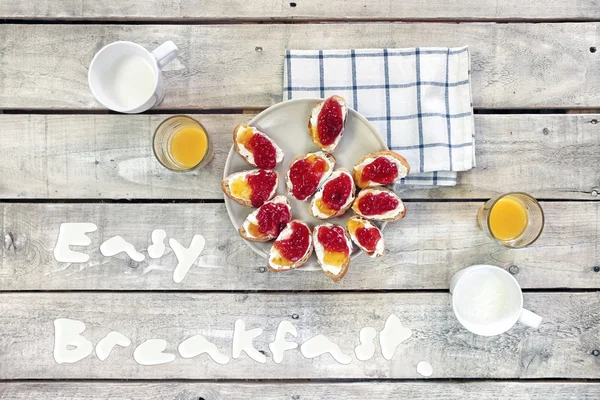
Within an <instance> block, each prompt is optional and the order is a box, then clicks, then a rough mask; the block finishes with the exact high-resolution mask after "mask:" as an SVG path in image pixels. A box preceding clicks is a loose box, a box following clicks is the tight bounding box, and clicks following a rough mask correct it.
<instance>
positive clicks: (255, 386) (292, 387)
mask: <svg viewBox="0 0 600 400" xmlns="http://www.w3.org/2000/svg"><path fill="white" fill-rule="evenodd" d="M115 397H117V398H118V397H123V398H127V399H131V400H149V399H161V400H164V399H171V398H173V399H175V398H176V399H182V400H183V399H190V400H192V399H193V400H248V399H260V400H281V399H289V400H372V399H377V400H398V399H400V398H410V399H414V400H431V399H461V400H481V399H486V398H493V399H496V400H555V399H556V400H558V399H563V400H564V399H578V400H597V399H598V398H599V397H600V385H599V384H598V383H596V382H497V381H483V382H473V381H471V382H464V381H459V382H414V381H409V382H406V381H403V382H380V381H366V382H364V381H363V382H339V383H336V382H327V383H313V382H275V383H272V382H260V383H254V382H244V383H240V382H223V383H211V382H206V383H204V382H203V383H194V382H173V381H144V382H135V383H132V382H107V381H89V382H79V381H77V382H54V381H46V382H14V383H12V382H7V383H3V384H2V385H1V386H0V398H6V399H14V400H30V399H33V398H51V399H53V398H69V399H72V400H101V399H106V400H108V399H113V398H115Z"/></svg>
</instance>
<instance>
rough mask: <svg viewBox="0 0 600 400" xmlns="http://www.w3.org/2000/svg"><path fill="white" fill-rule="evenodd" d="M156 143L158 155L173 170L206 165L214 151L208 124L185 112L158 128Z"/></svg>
mask: <svg viewBox="0 0 600 400" xmlns="http://www.w3.org/2000/svg"><path fill="white" fill-rule="evenodd" d="M152 147H153V149H154V155H155V156H156V159H157V160H158V161H159V162H160V163H161V164H162V165H163V166H164V167H166V168H169V169H171V170H173V171H191V170H195V169H199V168H203V167H204V166H205V165H206V164H208V163H209V162H210V160H212V157H213V155H214V152H213V149H212V143H211V141H210V137H209V136H208V134H207V133H206V130H204V127H203V126H202V125H201V124H200V123H199V122H198V121H196V120H194V119H192V118H190V117H187V116H185V115H175V116H173V117H170V118H167V119H166V120H164V121H163V122H162V123H161V124H160V125H159V126H158V128H156V131H155V132H154V138H153V143H152Z"/></svg>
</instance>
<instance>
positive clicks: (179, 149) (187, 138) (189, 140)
mask: <svg viewBox="0 0 600 400" xmlns="http://www.w3.org/2000/svg"><path fill="white" fill-rule="evenodd" d="M170 150H171V156H172V157H173V159H174V160H175V162H177V163H178V164H180V165H181V167H182V168H184V169H187V168H193V167H195V166H196V165H198V164H199V163H200V161H202V159H203V158H204V156H205V155H206V151H207V150H208V140H207V136H206V132H204V130H203V129H202V128H200V127H185V128H182V129H181V130H179V131H178V132H177V133H175V134H174V135H173V138H172V139H171V144H170Z"/></svg>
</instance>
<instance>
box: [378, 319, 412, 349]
mask: <svg viewBox="0 0 600 400" xmlns="http://www.w3.org/2000/svg"><path fill="white" fill-rule="evenodd" d="M411 336H412V330H411V329H410V328H407V327H405V326H403V325H402V322H400V319H399V318H398V317H396V316H395V315H394V314H392V315H390V316H389V317H388V319H387V320H386V321H385V326H384V327H383V330H382V331H381V333H380V334H379V343H380V345H381V354H382V355H383V357H384V358H385V359H386V360H391V359H392V358H393V357H394V353H396V348H398V346H399V345H400V343H402V342H404V341H405V340H406V339H408V338H409V337H411Z"/></svg>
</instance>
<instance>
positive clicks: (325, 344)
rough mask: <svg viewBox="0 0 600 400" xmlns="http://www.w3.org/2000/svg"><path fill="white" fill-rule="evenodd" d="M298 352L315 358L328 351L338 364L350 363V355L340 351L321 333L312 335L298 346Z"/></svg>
mask: <svg viewBox="0 0 600 400" xmlns="http://www.w3.org/2000/svg"><path fill="white" fill-rule="evenodd" d="M300 352H301V353H302V355H303V356H304V357H305V358H308V359H310V358H316V357H319V356H321V355H323V354H326V353H329V354H331V356H332V357H333V359H334V360H335V361H337V362H339V363H340V364H344V365H347V364H350V363H351V362H352V357H351V356H349V355H348V354H345V353H344V352H342V349H340V346H338V345H337V344H335V343H333V342H332V341H331V340H329V339H328V338H327V337H325V336H323V335H317V336H313V337H311V338H310V339H308V340H307V341H306V342H304V343H302V346H300Z"/></svg>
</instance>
